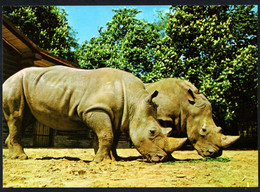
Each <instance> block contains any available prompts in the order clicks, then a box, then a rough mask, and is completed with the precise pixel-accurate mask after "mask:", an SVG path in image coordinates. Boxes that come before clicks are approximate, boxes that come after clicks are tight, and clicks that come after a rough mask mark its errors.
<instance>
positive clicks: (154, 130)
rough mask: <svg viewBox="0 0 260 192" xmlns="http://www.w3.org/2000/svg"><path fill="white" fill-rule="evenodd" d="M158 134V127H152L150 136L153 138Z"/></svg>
mask: <svg viewBox="0 0 260 192" xmlns="http://www.w3.org/2000/svg"><path fill="white" fill-rule="evenodd" d="M156 135H157V129H156V127H153V128H151V129H150V130H149V136H150V138H151V139H152V138H154V137H155V136H156Z"/></svg>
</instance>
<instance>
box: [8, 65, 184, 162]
mask: <svg viewBox="0 0 260 192" xmlns="http://www.w3.org/2000/svg"><path fill="white" fill-rule="evenodd" d="M157 94H158V92H157V91H154V92H153V93H152V94H148V92H147V91H146V90H145V86H144V84H143V83H142V82H141V80H139V79H138V78H136V77H135V76H133V75H132V74H130V73H128V72H124V71H121V70H117V69H110V68H101V69H96V70H84V69H74V68H69V67H65V66H54V67H45V68H42V67H29V68H25V69H23V70H21V71H19V72H17V73H16V74H14V75H13V76H11V77H9V78H8V79H7V80H6V81H5V82H4V84H3V113H4V117H5V119H6V121H7V124H8V127H9V135H8V137H7V139H6V141H5V143H6V144H7V146H8V148H9V153H10V154H9V156H10V158H19V159H27V158H28V156H27V155H26V154H25V153H24V150H23V147H22V145H21V137H22V133H23V131H24V129H25V127H26V126H27V125H28V124H30V123H31V122H32V121H33V120H37V121H39V122H40V123H42V124H44V125H46V126H49V127H51V128H53V129H56V130H62V131H73V130H82V129H86V128H90V129H92V130H93V131H94V133H95V134H96V135H97V137H98V142H99V148H98V151H97V153H96V155H95V157H94V161H96V162H100V161H103V160H107V159H108V160H110V159H112V158H113V154H112V157H111V153H110V152H111V151H112V152H113V151H115V147H116V144H117V141H118V134H119V132H122V131H126V132H128V133H129V135H130V138H131V139H132V142H133V144H134V145H135V147H136V149H137V150H138V151H139V152H140V153H141V154H142V155H143V156H145V157H146V158H147V159H148V160H149V161H161V160H165V158H167V156H168V155H167V154H169V153H171V152H172V151H173V150H175V149H177V148H178V147H180V146H181V145H182V144H183V143H184V142H185V139H181V138H180V139H178V138H176V139H173V138H169V137H167V136H168V135H169V132H170V131H171V130H169V129H167V130H164V129H163V128H162V127H160V125H159V123H158V121H157V119H156V106H155V104H154V103H153V99H154V98H155V97H156V96H157Z"/></svg>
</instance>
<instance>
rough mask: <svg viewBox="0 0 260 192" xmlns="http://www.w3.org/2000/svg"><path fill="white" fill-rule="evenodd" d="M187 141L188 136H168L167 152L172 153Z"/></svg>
mask: <svg viewBox="0 0 260 192" xmlns="http://www.w3.org/2000/svg"><path fill="white" fill-rule="evenodd" d="M186 141H187V138H186V137H185V138H173V137H167V147H166V149H165V151H166V152H167V153H172V152H173V151H175V150H177V149H179V148H180V147H181V146H182V145H183V144H184V143H185V142H186Z"/></svg>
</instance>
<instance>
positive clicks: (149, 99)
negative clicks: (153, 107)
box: [146, 90, 159, 104]
mask: <svg viewBox="0 0 260 192" xmlns="http://www.w3.org/2000/svg"><path fill="white" fill-rule="evenodd" d="M158 93H159V92H158V91H157V90H155V91H154V92H153V93H152V94H151V95H149V96H148V97H147V98H146V101H147V102H148V103H150V104H152V103H153V98H155V97H156V96H157V95H158Z"/></svg>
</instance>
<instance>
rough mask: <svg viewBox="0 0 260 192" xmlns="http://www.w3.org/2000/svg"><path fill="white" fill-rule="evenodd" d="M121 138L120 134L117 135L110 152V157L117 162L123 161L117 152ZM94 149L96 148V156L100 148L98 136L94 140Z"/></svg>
mask: <svg viewBox="0 0 260 192" xmlns="http://www.w3.org/2000/svg"><path fill="white" fill-rule="evenodd" d="M119 137H120V134H115V136H114V141H113V145H112V148H111V151H110V156H111V158H112V160H116V161H119V160H120V159H121V157H120V156H118V154H117V152H116V147H117V144H118V140H119ZM93 148H94V152H95V154H97V151H98V148H99V147H98V138H97V136H96V135H95V136H94V138H93Z"/></svg>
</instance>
